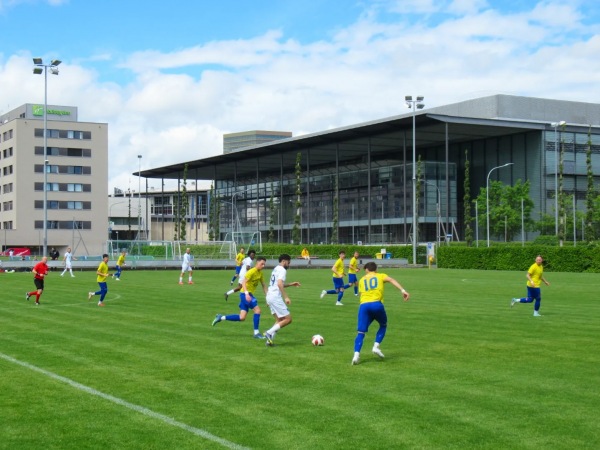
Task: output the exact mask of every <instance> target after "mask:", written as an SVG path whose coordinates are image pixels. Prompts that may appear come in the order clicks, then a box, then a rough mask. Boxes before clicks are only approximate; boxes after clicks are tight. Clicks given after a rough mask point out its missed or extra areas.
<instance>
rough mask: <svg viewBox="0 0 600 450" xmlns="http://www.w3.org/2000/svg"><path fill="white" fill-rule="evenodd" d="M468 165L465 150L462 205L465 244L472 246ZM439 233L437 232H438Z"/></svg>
mask: <svg viewBox="0 0 600 450" xmlns="http://www.w3.org/2000/svg"><path fill="white" fill-rule="evenodd" d="M469 170H470V164H469V151H468V150H465V182H464V184H463V187H464V190H465V195H464V197H463V204H464V207H465V242H466V243H467V246H469V247H471V246H472V245H473V228H472V227H471V222H472V221H473V219H472V217H471V180H470V172H469ZM438 232H439V231H438Z"/></svg>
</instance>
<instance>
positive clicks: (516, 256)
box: [437, 245, 600, 273]
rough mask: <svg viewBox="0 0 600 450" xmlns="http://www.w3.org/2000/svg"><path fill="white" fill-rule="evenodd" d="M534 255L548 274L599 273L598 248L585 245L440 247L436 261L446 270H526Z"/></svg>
mask: <svg viewBox="0 0 600 450" xmlns="http://www.w3.org/2000/svg"><path fill="white" fill-rule="evenodd" d="M537 255H542V257H543V258H544V269H545V270H548V271H552V272H592V273H600V249H599V248H598V247H597V246H587V245H581V246H577V247H556V246H552V245H528V246H525V247H522V246H520V245H503V246H492V247H463V246H460V247H459V246H452V245H451V246H442V247H440V248H439V249H438V254H437V259H438V261H437V262H438V267H442V268H446V269H478V270H527V269H528V268H529V266H531V264H533V262H534V260H535V257H536V256H537Z"/></svg>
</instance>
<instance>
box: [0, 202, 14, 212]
mask: <svg viewBox="0 0 600 450" xmlns="http://www.w3.org/2000/svg"><path fill="white" fill-rule="evenodd" d="M2 209H3V210H4V211H12V209H13V202H12V200H11V201H8V202H4V203H2Z"/></svg>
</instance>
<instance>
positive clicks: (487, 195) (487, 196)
mask: <svg viewBox="0 0 600 450" xmlns="http://www.w3.org/2000/svg"><path fill="white" fill-rule="evenodd" d="M512 165H513V163H506V164H504V165H502V166H497V167H493V168H492V170H490V171H489V172H488V175H487V178H486V180H485V214H486V216H487V246H488V247H489V246H490V175H491V174H492V172H493V171H494V170H496V169H502V168H503V167H508V166H512Z"/></svg>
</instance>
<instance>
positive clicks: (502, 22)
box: [0, 0, 600, 193]
mask: <svg viewBox="0 0 600 450" xmlns="http://www.w3.org/2000/svg"><path fill="white" fill-rule="evenodd" d="M599 55H600V5H598V2H597V0H571V1H569V2H564V1H527V0H524V1H516V0H515V1H513V0H506V1H486V0H370V1H369V0H335V1H333V0H253V1H247V0H220V1H218V2H213V1H208V0H171V1H169V2H148V1H140V0H126V1H123V0H118V1H117V0H102V1H99V0H0V114H1V113H5V112H8V111H10V110H11V109H14V108H16V107H18V106H20V105H22V104H25V103H42V102H43V99H44V83H43V79H42V78H41V77H39V76H36V75H33V73H32V68H33V64H32V58H33V57H42V58H43V59H44V61H50V60H52V59H60V60H61V61H62V64H61V65H60V67H59V69H60V74H59V76H57V77H54V76H49V77H48V103H49V104H52V105H61V106H77V107H78V109H79V120H81V121H85V122H103V123H108V133H109V180H108V186H107V192H108V193H112V192H113V189H114V188H115V187H116V188H119V189H123V190H127V189H132V190H135V189H137V185H138V178H137V177H135V176H133V175H132V173H133V172H137V171H138V167H139V165H140V163H141V168H142V170H146V169H151V168H156V167H162V166H166V165H169V164H175V163H181V162H185V161H192V160H196V159H201V158H206V157H210V156H215V155H218V154H220V153H222V146H223V134H224V133H232V132H239V131H248V130H276V131H291V132H292V133H293V135H294V136H301V135H304V134H307V133H314V132H319V131H324V130H329V129H333V128H338V127H343V126H348V125H353V124H358V123H361V122H366V121H371V120H376V119H382V118H385V117H390V116H395V115H398V114H404V113H406V112H407V107H406V105H405V103H404V101H403V99H404V96H405V95H423V96H424V97H425V104H426V108H428V107H435V106H440V105H445V104H449V103H455V102H459V101H463V100H467V99H471V98H476V97H483V96H488V95H494V94H509V95H524V96H531V97H542V98H552V99H561V100H574V101H583V102H590V103H600V57H599ZM138 155H142V159H141V161H140V160H139V159H138ZM143 184H145V180H144V181H143ZM143 184H142V185H143ZM148 184H149V186H150V187H154V188H155V189H160V181H159V180H150V181H149V183H148ZM174 186H175V185H174V184H171V185H170V184H169V183H167V188H169V187H174Z"/></svg>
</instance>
